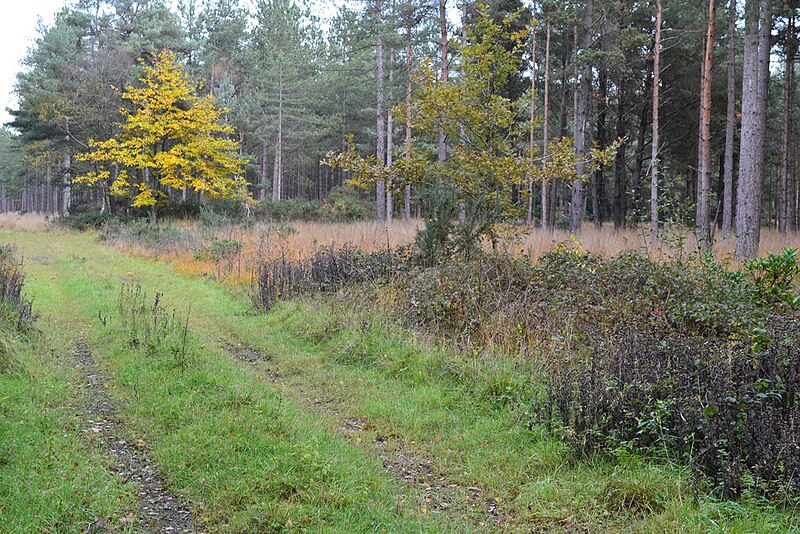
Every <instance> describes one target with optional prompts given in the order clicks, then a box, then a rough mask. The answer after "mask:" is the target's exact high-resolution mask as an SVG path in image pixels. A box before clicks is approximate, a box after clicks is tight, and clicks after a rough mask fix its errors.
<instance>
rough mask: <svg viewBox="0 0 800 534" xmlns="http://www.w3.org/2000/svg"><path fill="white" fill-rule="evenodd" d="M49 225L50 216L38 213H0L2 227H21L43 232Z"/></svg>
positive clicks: (0, 226)
mask: <svg viewBox="0 0 800 534" xmlns="http://www.w3.org/2000/svg"><path fill="white" fill-rule="evenodd" d="M48 225H49V221H48V218H47V217H45V216H44V215H39V214H36V213H25V214H20V213H0V228H19V229H21V230H27V231H30V232H43V231H45V230H47V228H48Z"/></svg>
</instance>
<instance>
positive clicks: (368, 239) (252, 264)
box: [116, 222, 421, 284]
mask: <svg viewBox="0 0 800 534" xmlns="http://www.w3.org/2000/svg"><path fill="white" fill-rule="evenodd" d="M419 224H421V223H411V224H404V223H402V222H400V223H395V224H392V225H391V226H389V227H388V228H387V227H386V226H384V225H383V224H379V223H376V222H355V223H312V222H292V223H287V224H271V223H257V224H255V225H254V226H253V227H251V228H245V227H240V226H223V227H221V228H218V229H213V230H210V229H207V228H203V227H201V226H200V225H199V224H197V223H193V222H179V223H176V226H177V227H178V228H179V229H180V230H181V231H182V232H184V233H187V234H193V235H194V237H195V238H196V239H191V240H188V241H187V246H178V247H171V248H170V249H169V250H166V251H163V250H161V251H153V250H151V249H149V248H146V247H144V246H140V245H137V244H135V243H125V242H117V243H116V244H117V246H119V247H120V248H122V249H124V250H125V251H127V252H129V253H132V254H135V255H140V256H148V257H158V258H159V259H161V260H166V261H168V262H170V263H172V264H173V266H174V267H175V268H176V269H177V270H178V271H180V272H182V273H185V274H188V275H190V276H208V277H213V278H216V279H218V280H225V281H226V282H229V283H232V284H246V283H249V282H250V281H251V278H252V274H253V272H254V271H255V268H256V266H258V265H259V264H260V263H261V262H263V261H264V260H267V259H271V258H279V257H281V256H283V257H285V258H287V259H289V260H299V259H302V258H306V257H308V256H311V255H313V254H314V253H315V252H317V251H319V250H320V248H323V247H332V248H340V247H343V246H355V247H358V248H359V249H361V250H364V251H368V252H373V251H377V250H386V249H387V248H395V247H397V246H400V245H404V244H407V243H410V242H412V241H413V240H414V235H415V234H416V231H417V228H418V226H419ZM214 240H217V241H222V240H236V241H238V242H240V243H241V244H242V249H241V253H239V254H237V255H234V256H231V257H229V258H225V259H222V260H221V261H214V260H212V259H209V258H198V257H197V254H196V252H197V246H196V244H195V243H196V242H200V243H201V244H202V246H208V245H209V244H210V243H212V242H213V241H214ZM189 242H191V243H192V244H191V245H189V244H188V243H189Z"/></svg>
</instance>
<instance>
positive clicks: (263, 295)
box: [251, 246, 407, 311]
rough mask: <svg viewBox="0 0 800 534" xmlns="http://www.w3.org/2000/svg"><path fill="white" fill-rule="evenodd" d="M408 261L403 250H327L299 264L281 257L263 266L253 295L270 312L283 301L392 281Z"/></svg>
mask: <svg viewBox="0 0 800 534" xmlns="http://www.w3.org/2000/svg"><path fill="white" fill-rule="evenodd" d="M406 262H407V254H406V253H405V252H403V251H400V252H396V251H386V252H373V253H366V252H362V251H360V250H358V249H357V248H355V247H353V246H345V247H341V248H338V249H335V248H332V247H330V248H324V249H322V250H320V251H319V252H317V253H316V254H314V255H313V256H311V257H309V258H307V259H305V260H301V261H297V262H292V261H288V260H286V258H285V257H284V256H281V257H280V258H277V259H273V260H270V261H267V262H265V263H263V264H261V265H260V266H259V268H258V272H257V274H256V280H255V284H254V287H253V288H252V291H251V295H252V297H253V302H254V303H255V304H256V306H258V307H259V308H260V309H262V310H264V311H267V310H269V309H270V308H271V307H272V306H273V305H274V304H275V303H276V302H278V301H279V300H284V299H287V298H291V297H295V296H298V295H303V294H309V293H333V292H336V291H338V290H339V289H341V288H342V287H344V286H346V285H350V284H363V283H367V282H373V281H375V280H379V279H385V278H388V277H390V276H392V275H394V274H396V273H398V272H400V271H401V270H403V269H404V268H405V266H406Z"/></svg>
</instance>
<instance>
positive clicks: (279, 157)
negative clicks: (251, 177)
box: [272, 72, 283, 202]
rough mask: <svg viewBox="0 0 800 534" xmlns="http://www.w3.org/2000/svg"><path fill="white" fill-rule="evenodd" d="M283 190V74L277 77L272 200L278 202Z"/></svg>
mask: <svg viewBox="0 0 800 534" xmlns="http://www.w3.org/2000/svg"><path fill="white" fill-rule="evenodd" d="M282 189H283V73H282V72H281V73H280V75H279V77H278V126H277V134H276V138H275V169H274V172H273V175H272V200H274V201H276V202H277V201H279V200H280V199H281V196H282Z"/></svg>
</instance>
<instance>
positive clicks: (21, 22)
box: [0, 0, 65, 124]
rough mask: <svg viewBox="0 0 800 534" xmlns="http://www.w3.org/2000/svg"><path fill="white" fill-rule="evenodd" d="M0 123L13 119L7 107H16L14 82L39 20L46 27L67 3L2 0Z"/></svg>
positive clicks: (0, 14) (57, 0)
mask: <svg viewBox="0 0 800 534" xmlns="http://www.w3.org/2000/svg"><path fill="white" fill-rule="evenodd" d="M0 2H2V7H0V108H1V109H0V124H3V123H6V122H8V121H10V120H11V116H10V115H9V114H8V112H7V111H6V108H9V107H12V108H13V107H16V102H17V100H16V98H15V97H14V94H13V92H14V82H15V79H16V75H17V72H19V70H20V68H21V67H20V61H22V59H23V58H24V57H25V53H26V52H27V50H28V48H29V47H30V46H31V45H33V41H34V40H35V39H36V28H37V26H38V21H39V18H41V19H42V21H43V22H44V23H45V24H50V23H52V22H53V15H55V13H56V12H58V11H59V10H60V9H61V6H62V5H64V3H65V0H0Z"/></svg>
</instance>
